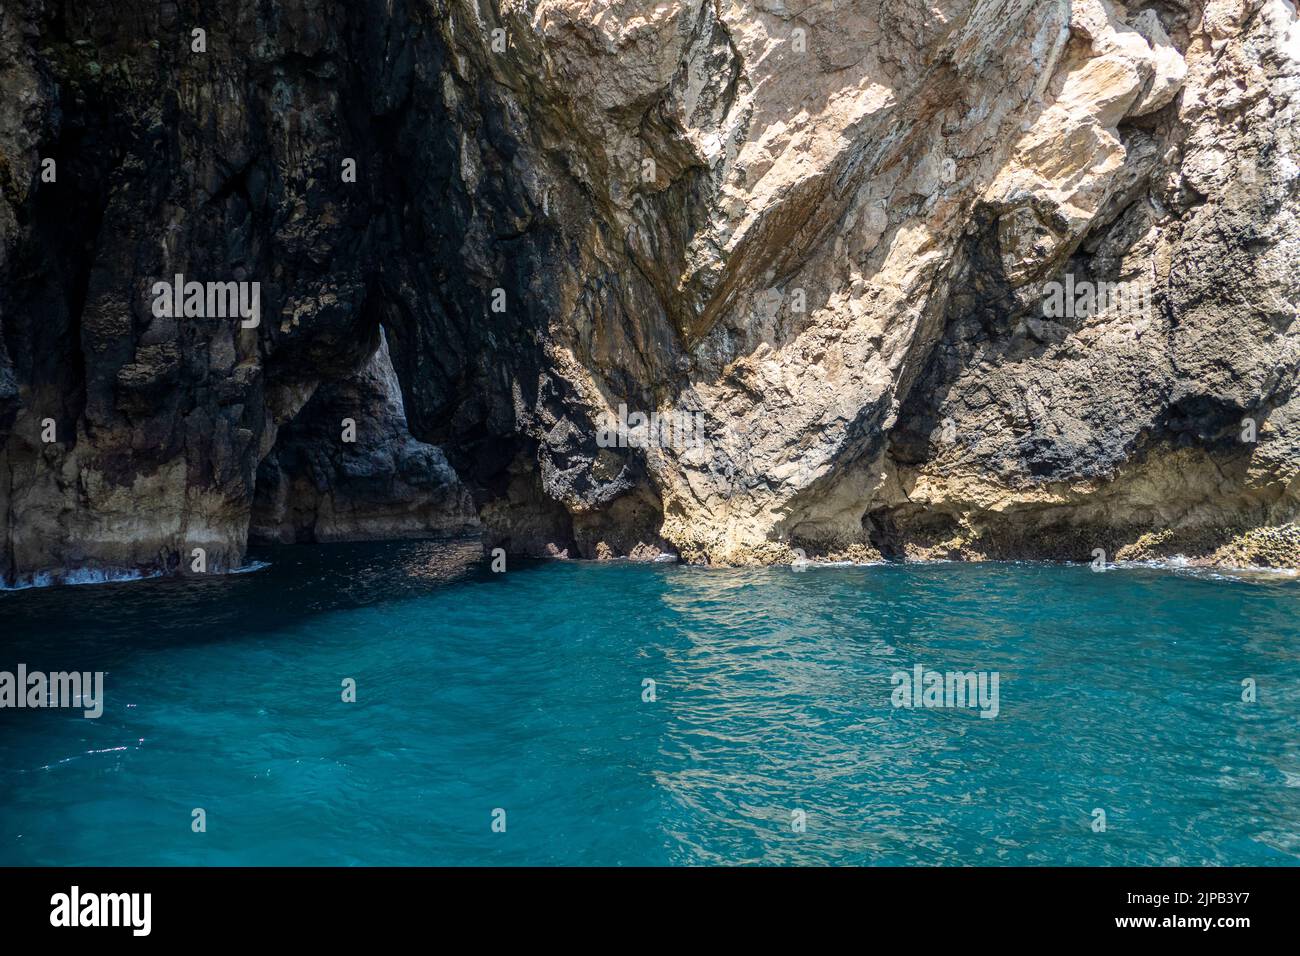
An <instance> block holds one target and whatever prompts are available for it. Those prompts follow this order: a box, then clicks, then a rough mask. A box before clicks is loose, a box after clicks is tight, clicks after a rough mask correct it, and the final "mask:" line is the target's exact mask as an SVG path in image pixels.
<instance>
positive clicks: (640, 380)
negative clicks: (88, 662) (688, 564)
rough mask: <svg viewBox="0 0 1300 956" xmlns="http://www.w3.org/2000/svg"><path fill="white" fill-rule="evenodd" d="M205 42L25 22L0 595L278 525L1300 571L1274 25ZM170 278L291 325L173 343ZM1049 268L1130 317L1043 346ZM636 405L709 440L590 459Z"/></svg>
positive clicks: (76, 18)
mask: <svg viewBox="0 0 1300 956" xmlns="http://www.w3.org/2000/svg"><path fill="white" fill-rule="evenodd" d="M223 9H227V12H226V13H223V14H222V15H220V16H218V15H217V14H215V13H214V12H212V11H211V10H208V9H207V8H206V6H205V5H202V4H193V5H189V4H178V5H170V4H164V5H162V6H160V7H149V8H147V9H143V8H138V7H137V6H136V5H129V4H124V3H114V2H111V0H110V2H106V3H98V4H93V5H92V4H81V3H70V4H64V5H62V6H61V7H60V8H59V11H58V12H55V11H53V10H51V9H49V8H47V7H46V5H44V4H42V3H40V2H37V0H17V2H15V3H10V4H6V7H5V9H4V10H3V11H0V93H2V96H0V322H3V327H4V337H3V345H2V346H0V503H3V504H4V507H3V508H0V535H2V536H3V541H4V549H3V552H0V574H2V575H3V576H4V577H5V579H6V580H8V581H10V582H13V581H16V580H20V579H22V578H23V577H24V576H31V575H33V574H37V573H41V572H49V571H57V570H59V569H65V568H77V567H86V566H96V565H102V566H105V567H110V566H111V567H139V568H142V569H145V568H156V567H162V568H176V567H179V566H183V565H182V561H183V556H184V555H186V554H187V553H188V551H189V549H190V548H191V547H194V546H200V545H201V546H204V547H206V548H208V549H209V550H210V552H211V553H212V554H213V555H214V556H215V557H214V560H215V563H216V564H217V565H219V566H233V565H234V564H237V563H238V562H239V561H240V560H242V557H243V553H244V548H245V546H246V542H247V536H248V530H249V525H250V520H252V519H253V516H254V513H255V512H256V519H255V522H254V523H255V524H256V527H257V528H258V529H260V530H261V531H262V532H263V533H266V534H270V535H273V536H277V537H280V538H295V539H296V538H304V537H305V538H310V537H313V536H314V537H332V536H348V537H352V536H362V535H386V534H406V533H413V532H414V531H415V530H418V528H417V526H419V525H421V523H423V525H424V526H425V527H427V528H429V529H433V528H435V527H451V526H453V525H457V523H458V522H461V523H463V524H468V523H469V522H468V521H466V518H467V517H468V518H472V517H473V513H476V514H477V516H478V518H479V519H480V520H481V521H482V524H483V526H484V529H485V530H484V541H485V544H487V545H488V546H489V547H495V546H498V545H500V546H504V547H506V548H507V549H508V550H512V551H515V552H526V553H540V554H546V553H550V554H556V555H568V556H571V557H611V556H620V555H631V556H635V557H638V558H651V557H655V556H657V555H661V554H666V553H667V554H672V553H676V554H680V555H681V556H682V557H684V558H686V559H688V560H696V561H708V562H714V563H718V562H750V561H786V560H790V559H791V556H792V555H793V554H795V553H797V552H796V551H795V549H802V550H803V551H804V552H805V553H807V554H809V555H812V556H820V555H824V556H835V557H853V558H866V557H875V556H879V555H882V554H883V555H885V556H889V557H897V556H911V557H967V558H981V557H1049V558H1067V559H1079V560H1085V559H1089V558H1090V557H1091V556H1092V555H1093V553H1094V551H1095V550H1096V549H1098V548H1100V549H1102V550H1103V551H1105V553H1106V555H1107V556H1108V557H1110V558H1114V557H1120V558H1124V557H1133V558H1157V557H1169V556H1173V555H1176V554H1182V555H1185V556H1186V557H1188V558H1189V559H1191V560H1196V561H1207V562H1217V563H1226V564H1268V565H1282V566H1296V565H1297V564H1300V548H1298V547H1297V534H1296V531H1295V526H1294V524H1293V522H1294V521H1295V520H1296V512H1297V501H1298V498H1300V485H1297V480H1296V479H1297V474H1298V473H1300V447H1298V444H1297V443H1300V396H1298V395H1297V390H1296V376H1297V359H1298V358H1300V348H1298V347H1297V342H1298V340H1300V330H1297V328H1296V318H1297V294H1298V292H1297V290H1298V289H1300V282H1298V281H1297V279H1300V265H1297V263H1298V262H1300V255H1297V253H1300V248H1298V246H1300V238H1298V234H1300V223H1298V218H1297V188H1298V184H1300V166H1298V165H1297V155H1296V146H1297V143H1296V138H1297V129H1298V128H1300V114H1298V112H1297V111H1298V108H1300V26H1298V25H1297V20H1296V13H1295V9H1294V7H1293V5H1292V4H1291V3H1289V2H1287V0H1208V2H1200V0H1151V2H1146V3H1141V2H1134V3H1130V4H1128V5H1123V4H1120V3H1116V2H1110V0H1068V2H1067V0H939V2H936V3H931V4H915V3H912V2H910V0H907V2H905V0H859V2H853V0H847V2H846V0H839V2H836V3H834V4H830V3H820V4H819V3H786V2H782V0H764V2H757V3H731V2H720V0H671V2H630V0H626V2H609V3H604V2H602V3H594V2H579V0H409V2H404V0H393V2H384V3H379V2H360V3H348V4H344V3H341V2H338V3H336V2H330V0H268V2H264V3H259V4H249V3H235V4H232V5H226V7H225V8H223ZM194 27H203V28H205V29H206V30H207V48H206V52H203V53H195V52H193V51H192V49H191V30H192V29H193V28H194ZM49 157H53V158H55V159H57V160H58V169H59V175H58V181H57V182H56V183H47V182H42V181H41V169H42V166H41V161H42V160H43V159H45V158H49ZM349 157H350V158H353V159H355V160H356V168H357V177H356V179H357V181H356V182H355V183H349V182H344V181H343V177H342V176H341V175H340V165H341V163H342V162H343V160H344V159H345V158H349ZM178 272H183V273H185V274H186V275H187V276H193V277H194V278H197V279H219V280H229V279H251V280H258V281H260V282H261V284H262V290H263V292H262V296H263V301H262V314H263V321H262V323H261V326H260V327H259V328H256V329H241V328H240V327H239V324H238V323H237V322H234V323H232V322H229V321H223V320H214V319H185V318H182V319H158V318H155V317H154V316H153V315H151V314H150V311H149V300H148V296H147V292H148V289H149V286H150V284H151V283H152V282H153V281H155V280H157V279H159V278H170V276H171V275H173V274H174V273H178ZM1067 281H1068V283H1069V287H1070V288H1071V289H1073V288H1075V287H1076V286H1080V285H1081V284H1093V285H1095V284H1098V283H1106V284H1112V285H1113V284H1123V285H1122V288H1123V289H1125V290H1127V292H1128V293H1131V292H1132V291H1133V290H1140V293H1141V294H1140V295H1136V296H1135V295H1131V294H1125V295H1123V296H1120V297H1119V299H1118V300H1115V299H1113V298H1112V299H1111V300H1109V301H1103V302H1102V303H1100V304H1099V305H1097V304H1093V305H1090V306H1088V307H1085V308H1081V309H1079V308H1070V309H1067V310H1066V311H1067V313H1068V314H1061V312H1060V310H1059V309H1058V310H1053V309H1051V308H1048V307H1046V306H1045V303H1046V302H1048V301H1049V300H1050V299H1051V297H1052V295H1053V289H1054V288H1055V287H1056V286H1054V284H1061V283H1066V282H1067ZM381 326H382V328H383V329H384V330H385V332H386V334H387V343H388V349H389V351H390V352H391V362H392V366H393V368H394V369H395V371H396V375H397V377H398V379H399V380H400V384H401V390H402V393H403V400H404V401H403V404H404V408H403V413H404V417H405V418H406V419H407V422H408V425H409V432H410V435H409V436H408V435H405V431H404V430H402V429H399V428H397V426H396V424H395V422H396V418H395V417H394V415H393V408H394V407H395V406H394V404H393V402H392V400H391V396H389V397H387V398H385V397H383V396H382V395H381V394H380V393H381V392H382V389H377V388H373V387H369V386H367V385H366V384H365V383H366V382H367V381H369V382H370V384H371V385H373V383H374V381H375V380H376V379H375V377H374V374H375V373H374V369H373V368H372V369H371V370H370V371H369V372H367V371H366V370H365V369H364V367H365V365H366V363H367V362H370V361H371V355H372V351H373V347H374V343H375V342H376V341H377V340H378V338H377V336H378V329H379V328H380V327H381ZM368 376H369V377H368ZM381 377H382V376H381ZM313 396H315V397H313ZM350 405H355V406H357V407H358V411H357V415H355V416H353V417H355V418H356V419H357V421H358V423H359V425H360V426H361V430H362V431H363V432H364V431H365V424H364V423H365V421H367V420H373V422H374V423H375V425H374V427H373V428H372V430H371V432H370V434H372V435H381V434H390V435H391V436H392V438H391V445H392V448H391V449H390V450H391V454H389V451H386V450H382V449H379V448H376V447H374V446H371V449H370V453H373V455H374V456H375V457H371V458H367V459H366V460H367V461H368V462H369V463H370V464H369V465H368V466H367V468H368V469H369V470H367V468H363V469H362V470H363V471H366V475H365V476H360V477H363V478H364V479H365V480H363V481H362V482H361V484H360V485H358V484H356V483H354V482H353V479H354V478H356V477H358V475H352V474H351V473H350V472H349V470H348V468H349V466H348V465H347V464H346V462H347V461H348V458H347V456H348V454H349V452H348V451H347V450H346V449H343V448H342V447H339V448H333V449H331V450H328V451H326V447H327V446H325V445H322V444H321V442H322V441H324V442H328V441H329V436H330V435H331V434H332V430H331V429H332V426H331V428H326V427H325V425H326V424H328V423H329V422H331V421H332V419H333V418H334V417H335V416H339V417H344V416H343V415H342V412H343V410H344V409H345V408H346V407H347V406H350ZM620 406H623V407H624V408H625V409H631V410H633V412H634V413H642V414H646V415H649V414H650V413H652V412H659V413H662V414H687V415H699V416H702V418H703V421H704V440H703V441H702V442H690V443H681V442H672V441H662V440H651V441H638V440H636V439H635V438H634V439H633V440H632V441H629V442H622V441H620V442H616V443H614V444H613V445H610V443H609V442H607V441H603V440H602V431H601V428H602V426H603V425H605V424H606V423H608V421H609V420H610V417H611V416H617V415H618V413H619V408H620ZM47 418H53V419H55V420H56V422H57V423H58V431H59V436H60V438H59V441H58V442H57V443H51V444H47V443H44V442H43V441H42V440H41V424H42V422H43V421H44V420H45V419H47ZM314 422H318V423H321V424H319V426H318V425H314V424H313V423H314ZM381 422H387V423H388V424H387V425H384V424H380V423H381ZM390 426H391V427H390ZM633 432H634V433H636V434H642V435H643V433H639V432H636V429H635V428H634V429H633ZM410 436H414V437H410ZM408 442H410V443H414V444H407V443H408ZM646 446H648V447H646ZM387 447H388V446H387V445H385V448H387ZM416 447H418V448H420V449H434V448H435V447H436V449H440V450H441V451H440V452H436V450H430V451H428V453H427V455H426V454H425V453H424V452H421V455H424V457H420V455H417V456H415V457H416V458H418V459H419V461H420V462H421V464H419V465H418V466H409V467H408V465H403V464H402V463H401V462H402V461H408V462H409V459H403V458H402V455H403V452H402V451H401V450H400V449H403V448H416ZM305 448H313V449H315V451H313V452H307V451H304V449H305ZM444 461H445V463H446V464H447V465H448V466H449V468H450V469H451V472H447V471H444V470H443V468H442V463H443V462H444ZM286 462H291V464H290V465H289V466H288V467H287V468H286V465H285V463H286ZM307 462H315V464H305V463H307ZM354 464H355V463H354ZM371 466H373V467H371ZM412 468H414V471H416V472H419V475H417V476H415V480H413V481H408V480H407V478H405V477H404V478H402V480H401V481H397V482H391V481H390V480H389V479H390V478H391V477H392V476H393V475H397V474H399V473H400V474H404V475H407V476H408V477H410V476H411V475H412V474H413V472H412V470H411V469H412ZM354 470H355V469H354ZM453 472H454V474H452V473H453ZM330 476H334V477H330ZM376 476H382V477H380V478H378V479H377V480H370V479H372V478H376ZM294 482H299V483H300V487H301V488H302V489H304V492H303V494H301V495H294V496H292V505H290V504H289V503H288V502H290V498H286V497H285V489H286V488H287V487H289V486H290V485H292V484H293V483H294ZM385 482H389V483H388V484H385ZM363 486H364V487H363ZM462 486H463V489H464V490H465V493H466V494H468V495H469V496H470V498H471V499H472V501H471V503H470V504H468V505H467V504H466V500H465V497H464V496H463V494H462V492H461V491H460V490H459V489H461V488H462ZM307 488H311V489H312V490H311V492H310V493H307V492H306V489H307ZM385 489H388V490H385ZM385 495H391V497H392V500H391V501H389V502H385V501H384V500H382V499H383V498H384V497H385ZM326 502H328V506H326V504H325V503H326ZM421 509H424V510H423V511H421ZM416 514H422V515H423V517H422V518H419V519H415V518H413V517H412V516H414V515H416ZM444 519H445V520H444Z"/></svg>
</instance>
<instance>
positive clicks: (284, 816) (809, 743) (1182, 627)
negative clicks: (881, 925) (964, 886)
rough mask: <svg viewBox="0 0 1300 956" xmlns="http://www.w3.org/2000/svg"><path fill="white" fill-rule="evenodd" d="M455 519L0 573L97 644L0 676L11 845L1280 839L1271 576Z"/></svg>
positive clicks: (35, 614)
mask: <svg viewBox="0 0 1300 956" xmlns="http://www.w3.org/2000/svg"><path fill="white" fill-rule="evenodd" d="M474 553H475V554H476V552H474ZM468 554H469V552H467V551H466V550H465V549H463V548H458V547H456V546H453V545H449V544H446V543H434V542H414V543H405V544H383V545H364V546H331V547H322V548H311V547H298V548H284V549H276V550H274V551H270V552H266V553H264V554H263V555H261V556H262V557H265V558H267V559H269V560H270V561H271V562H272V563H271V565H270V567H268V568H266V569H264V570H261V571H258V572H256V573H250V574H243V575H235V576H229V577H221V578H213V579H210V580H205V581H201V582H193V581H190V582H176V581H145V582H134V583H129V584H106V585H99V586H84V587H75V588H59V589H42V590H29V591H22V592H10V593H4V594H0V670H11V671H12V670H14V669H15V667H16V665H17V664H18V663H19V662H22V663H25V664H27V665H28V667H29V668H30V669H32V670H37V669H40V670H47V671H50V670H71V669H76V670H103V671H106V672H107V677H106V678H105V682H106V688H105V690H106V698H107V700H106V705H105V712H104V715H103V717H102V718H100V719H98V720H87V719H84V718H83V717H82V716H81V714H80V711H66V710H11V709H6V710H0V864H219V865H220V864H652V865H655V864H712V863H768V864H796V863H846V864H914V863H921V864H959V865H969V864H975V865H983V864H1014V863H1027V864H1037V863H1043V864H1047V863H1051V864H1085V865H1095V864H1185V865H1196V864H1246V863H1252V864H1292V865H1294V864H1296V863H1297V862H1300V735H1298V734H1297V729H1298V728H1300V720H1298V719H1297V718H1300V614H1298V613H1297V612H1300V583H1297V582H1296V581H1294V580H1288V579H1280V578H1264V577H1261V578H1256V579H1250V580H1234V579H1215V578H1213V577H1210V576H1204V575H1199V576H1198V575H1193V574H1187V573H1177V572H1171V571H1162V570H1153V569H1116V570H1111V571H1107V572H1105V573H1095V572H1093V571H1091V570H1090V569H1088V568H1087V567H1086V566H1083V567H1075V566H1056V565H1010V564H986V565H959V564H941V565H927V566H917V565H909V566H879V567H846V568H819V569H813V570H809V571H807V572H803V573H798V572H795V571H792V570H791V569H788V568H780V569H766V570H719V569H704V568H689V567H678V566H665V565H654V566H644V565H630V564H623V563H611V564H594V563H566V562H555V563H535V564H519V565H515V566H512V568H511V569H510V570H509V571H508V572H507V573H505V574H500V575H494V574H491V573H489V572H488V571H487V569H486V568H485V567H483V565H482V564H481V562H479V561H476V560H467V555H468ZM915 664H922V665H924V666H926V667H927V668H933V669H937V670H945V671H946V670H976V671H996V672H997V673H998V674H999V679H1000V684H999V713H998V716H997V717H995V718H993V719H982V718H980V717H979V715H978V712H977V711H976V710H971V709H912V710H907V709H898V708H895V707H894V706H893V705H892V704H891V694H892V692H893V689H894V688H893V685H892V684H891V681H890V676H891V674H893V673H894V672H896V671H899V670H904V671H910V670H911V668H912V667H913V666H914V665H915ZM347 677H351V678H354V679H355V680H356V682H357V694H358V699H357V702H356V703H344V702H343V701H342V700H341V681H342V680H343V679H344V678H347ZM647 678H649V679H652V680H654V681H655V682H656V694H657V699H656V700H655V701H653V702H645V701H643V699H642V693H643V691H642V686H643V685H642V682H643V680H644V679H647ZM1246 678H1253V679H1254V680H1255V681H1256V682H1257V686H1258V689H1259V692H1258V700H1257V701H1256V702H1255V703H1244V702H1242V700H1241V694H1242V686H1241V682H1242V680H1243V679H1246ZM196 807H201V808H203V809H204V810H206V813H207V832H206V833H194V832H192V831H191V811H192V810H193V809H194V808H196ZM496 808H502V809H504V810H505V811H506V831H505V832H504V833H495V832H493V831H492V827H491V824H492V819H493V818H492V813H493V810H494V809H496ZM1094 808H1102V809H1104V810H1105V811H1106V815H1107V817H1106V822H1107V828H1106V830H1105V832H1094V831H1093V819H1094V818H1093V816H1092V811H1093V810H1094ZM796 809H800V810H803V811H805V812H806V814H807V829H806V832H802V833H798V832H794V830H793V829H792V826H791V821H792V819H793V818H792V811H793V810H796Z"/></svg>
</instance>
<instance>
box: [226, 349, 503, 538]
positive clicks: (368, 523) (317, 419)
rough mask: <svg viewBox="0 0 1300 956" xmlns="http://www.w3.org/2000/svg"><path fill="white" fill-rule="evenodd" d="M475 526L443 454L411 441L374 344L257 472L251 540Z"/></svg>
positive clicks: (449, 532) (452, 532) (388, 366)
mask: <svg viewBox="0 0 1300 956" xmlns="http://www.w3.org/2000/svg"><path fill="white" fill-rule="evenodd" d="M358 414H361V415H362V418H361V419H360V420H358V419H357V418H356V417H354V416H356V415H358ZM479 527H480V526H479V521H478V517H477V515H476V513H475V511H474V505H473V502H472V501H471V499H470V495H469V492H468V491H466V489H465V487H464V485H462V484H461V482H460V480H459V479H458V478H457V477H456V473H455V472H454V471H452V469H451V466H450V465H448V464H447V459H446V457H445V456H444V455H443V453H442V450H441V449H440V448H438V447H437V446H435V445H426V444H425V443H424V442H420V441H416V440H415V439H414V438H412V437H411V435H410V432H409V431H408V429H407V424H406V413H405V409H404V407H403V404H402V395H401V386H400V385H399V384H398V382H397V375H396V373H395V372H394V371H393V366H392V361H391V360H390V358H389V354H388V344H387V342H386V341H384V339H383V338H382V337H381V339H380V343H379V347H378V349H376V351H375V354H374V355H373V356H372V357H371V359H370V361H369V362H368V363H367V364H366V365H365V366H364V367H362V368H361V369H359V370H358V371H356V372H354V373H352V374H351V375H349V376H347V377H346V378H343V379H342V380H340V381H337V382H327V383H324V384H322V385H321V386H320V387H319V388H317V389H316V393H315V394H314V395H312V397H311V400H310V401H308V402H307V404H306V405H305V406H303V409H302V411H300V412H299V413H298V415H297V417H296V418H294V420H293V421H292V422H290V423H289V424H287V425H285V426H282V427H281V428H280V430H279V434H278V436H277V438H276V444H275V447H274V448H273V449H272V450H271V452H270V454H268V455H267V456H266V457H265V458H264V459H262V463H261V465H260V466H259V468H258V473H257V493H256V495H255V496H254V500H253V517H252V525H251V527H250V529H249V535H250V537H251V538H253V539H254V540H258V539H260V540H266V541H277V542H289V543H298V542H323V541H357V540H368V539H373V538H403V537H426V536H429V535H443V536H462V535H467V534H471V533H475V532H477V531H479Z"/></svg>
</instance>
